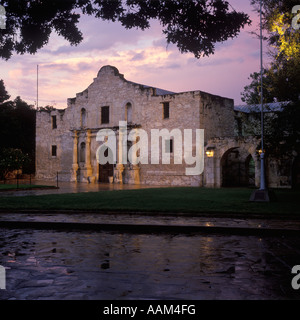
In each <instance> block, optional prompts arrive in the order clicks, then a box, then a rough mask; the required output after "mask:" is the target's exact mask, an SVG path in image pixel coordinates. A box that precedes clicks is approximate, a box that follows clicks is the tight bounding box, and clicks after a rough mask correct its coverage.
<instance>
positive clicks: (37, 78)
mask: <svg viewBox="0 0 300 320" xmlns="http://www.w3.org/2000/svg"><path fill="white" fill-rule="evenodd" d="M38 108H39V65H37V66H36V109H38Z"/></svg>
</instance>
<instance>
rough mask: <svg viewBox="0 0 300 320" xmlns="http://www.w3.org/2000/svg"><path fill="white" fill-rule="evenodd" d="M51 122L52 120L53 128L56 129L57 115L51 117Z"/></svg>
mask: <svg viewBox="0 0 300 320" xmlns="http://www.w3.org/2000/svg"><path fill="white" fill-rule="evenodd" d="M51 122H52V129H56V128H57V123H56V116H52V117H51Z"/></svg>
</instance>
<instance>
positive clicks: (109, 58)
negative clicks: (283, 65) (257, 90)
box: [0, 0, 267, 108]
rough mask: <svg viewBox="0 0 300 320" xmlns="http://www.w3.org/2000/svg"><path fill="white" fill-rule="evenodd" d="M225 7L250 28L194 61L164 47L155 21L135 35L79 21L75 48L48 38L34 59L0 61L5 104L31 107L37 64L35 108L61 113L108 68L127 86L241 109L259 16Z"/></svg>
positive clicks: (244, 1) (238, 0)
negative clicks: (201, 94)
mask: <svg viewBox="0 0 300 320" xmlns="http://www.w3.org/2000/svg"><path fill="white" fill-rule="evenodd" d="M229 2H230V4H231V5H232V6H233V7H234V8H235V9H236V10H237V11H244V12H247V13H248V14H249V15H250V18H251V20H252V21H253V22H252V26H251V27H246V28H245V29H244V30H242V31H241V33H240V34H239V36H238V37H237V38H235V39H233V40H228V41H226V42H224V43H220V44H218V45H217V47H216V52H215V54H214V55H212V56H210V57H205V58H200V59H196V58H195V57H194V55H193V54H181V53H180V52H179V50H178V49H177V47H175V46H173V45H167V43H166V40H165V38H164V35H163V34H162V31H161V30H162V29H161V26H160V25H159V23H158V22H157V21H153V22H152V23H151V28H150V29H148V30H145V31H141V30H136V29H132V30H126V29H124V28H123V27H122V26H121V25H120V24H119V23H112V22H103V21H101V20H99V19H96V18H91V17H87V16H82V18H81V20H80V25H79V29H80V30H81V31H82V32H83V36H84V40H83V41H82V43H81V44H79V45H78V46H77V47H72V46H70V45H69V43H68V42H67V41H66V40H64V39H63V38H61V37H58V36H57V35H55V34H52V36H51V38H50V42H49V44H48V45H47V46H45V47H44V48H43V49H42V50H40V51H38V53H37V54H35V55H30V54H25V55H14V56H13V57H12V58H11V59H10V60H8V61H4V60H0V70H1V73H0V79H3V80H4V83H5V85H6V89H7V91H8V92H9V94H10V95H11V99H14V98H15V97H16V96H21V98H22V99H23V100H25V101H26V102H27V103H29V104H34V105H35V104H36V88H37V85H36V73H37V71H36V70H37V65H39V106H46V105H53V106H55V107H56V108H65V107H66V104H67V98H72V97H75V95H76V93H77V92H81V91H83V90H85V89H86V88H87V87H88V86H89V85H90V84H91V83H92V81H93V78H95V77H96V76H97V73H98V71H99V69H100V68H101V67H102V66H104V65H113V66H115V67H117V68H118V69H119V71H120V73H122V74H124V76H125V78H126V79H127V80H130V81H134V82H138V83H141V84H146V85H150V86H154V87H159V88H163V89H166V90H170V91H174V92H182V91H192V90H201V91H205V92H209V93H212V94H216V95H220V96H223V97H228V98H233V99H234V100H235V104H241V100H240V92H242V91H243V88H244V86H245V85H247V84H248V83H249V80H248V77H249V75H250V73H252V72H255V71H259V69H260V60H259V39H257V38H256V37H255V36H253V35H252V34H250V31H253V30H256V31H257V30H258V27H259V25H258V22H259V17H258V14H257V13H256V12H254V11H253V7H251V6H250V0H230V1H229ZM265 63H267V57H266V60H265Z"/></svg>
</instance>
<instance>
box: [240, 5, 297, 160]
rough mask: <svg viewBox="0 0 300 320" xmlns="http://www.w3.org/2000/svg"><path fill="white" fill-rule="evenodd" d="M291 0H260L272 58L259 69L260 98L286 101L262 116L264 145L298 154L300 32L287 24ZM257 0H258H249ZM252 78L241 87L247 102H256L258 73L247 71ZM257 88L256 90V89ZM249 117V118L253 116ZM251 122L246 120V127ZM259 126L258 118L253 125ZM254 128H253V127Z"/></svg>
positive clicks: (277, 153) (274, 150)
mask: <svg viewBox="0 0 300 320" xmlns="http://www.w3.org/2000/svg"><path fill="white" fill-rule="evenodd" d="M297 2H298V1H294V0H288V1H287V0H276V1H274V0H264V2H263V4H264V28H265V29H266V31H267V32H268V37H267V40H268V43H269V46H270V47H271V48H272V50H271V51H270V54H271V57H272V61H271V63H270V65H269V67H268V68H266V69H265V70H264V73H263V83H264V88H263V89H264V90H263V94H264V102H265V103H266V102H275V101H289V104H287V105H285V106H283V107H282V111H281V112H275V113H273V114H271V115H269V116H268V117H265V120H266V121H265V146H266V149H267V153H268V154H271V155H273V156H275V157H279V156H283V155H286V156H291V154H292V153H293V152H296V153H297V154H298V155H299V154H300V127H299V121H300V86H299V83H300V32H299V30H294V29H293V28H292V26H291V22H292V19H293V15H292V8H293V6H294V5H297ZM252 3H254V4H257V3H259V0H253V1H252ZM250 78H251V79H252V82H251V84H250V85H248V86H246V87H245V88H244V92H243V93H242V99H243V101H244V102H246V103H247V104H252V103H253V102H254V101H255V102H256V103H260V73H253V74H251V75H250ZM258 88H259V90H258ZM254 118H255V117H253V118H252V119H254ZM251 125H252V127H255V125H254V126H253V123H252V124H250V127H251ZM258 126H260V121H259V118H258V119H257V121H256V128H257V127H258ZM253 132H255V130H253Z"/></svg>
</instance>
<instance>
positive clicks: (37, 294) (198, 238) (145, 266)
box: [0, 229, 300, 300]
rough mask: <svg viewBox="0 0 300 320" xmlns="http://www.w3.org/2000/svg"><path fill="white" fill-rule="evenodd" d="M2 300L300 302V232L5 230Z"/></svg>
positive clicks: (0, 235) (0, 255) (1, 237)
mask: <svg viewBox="0 0 300 320" xmlns="http://www.w3.org/2000/svg"><path fill="white" fill-rule="evenodd" d="M0 243H1V247H0V264H1V265H3V266H4V267H5V268H6V290H0V299H22V300H23V299H30V300H37V299H46V300H51V299H59V300H66V299H68V300H70V299H71V300H72V299H76V300H77V299H78V300H84V299H91V300H94V299H101V300H102V299H133V300H144V299H180V300H184V299H195V300H198V299H201V300H202V299H204V300H206V299H213V300H215V299H242V300H248V299H271V300H281V299H300V292H299V290H298V291H297V290H294V289H293V288H292V286H291V281H292V277H293V275H292V274H291V269H292V267H293V266H294V265H296V264H300V249H299V248H300V237H295V236H292V237H260V236H237V235H223V234H209V235H207V234H190V235H182V234H176V233H174V234H173V233H168V234H132V233H122V232H102V231H101V232H94V231H89V232H87V231H80V232H78V231H69V232H67V231H55V230H16V229H0Z"/></svg>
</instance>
